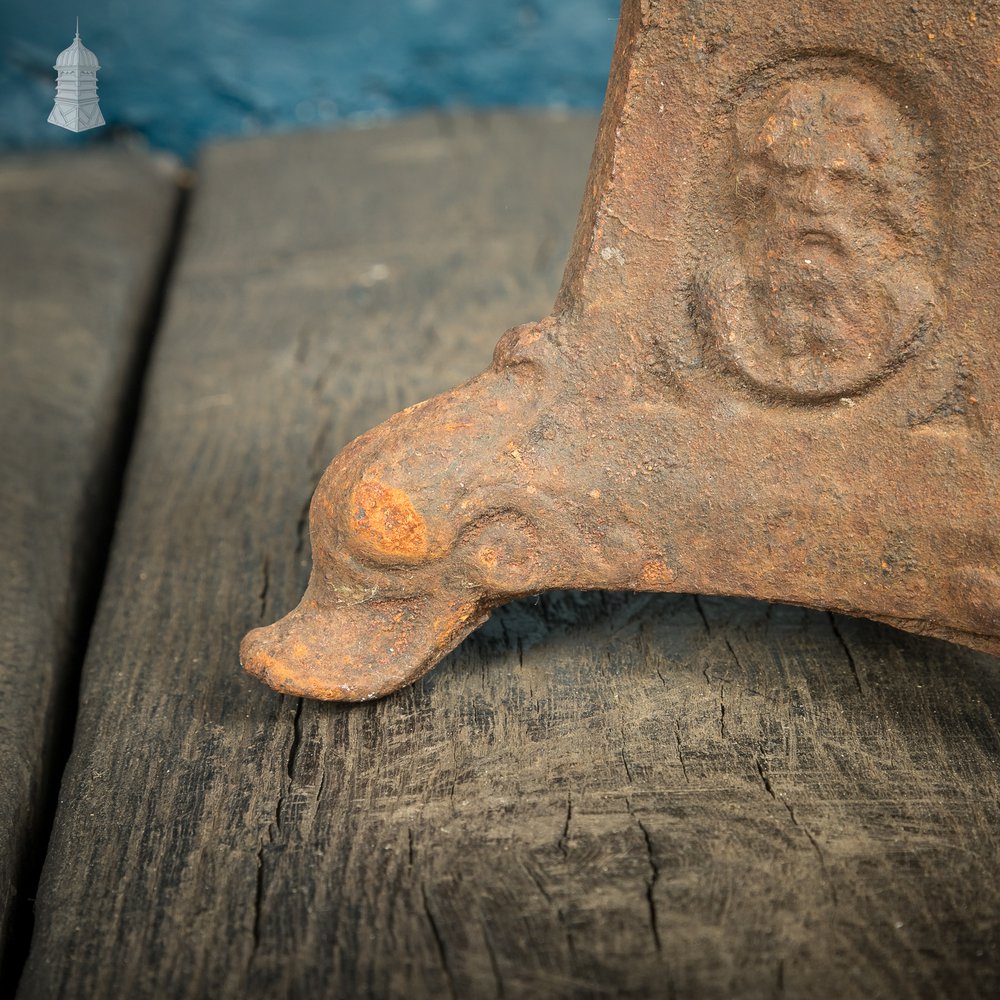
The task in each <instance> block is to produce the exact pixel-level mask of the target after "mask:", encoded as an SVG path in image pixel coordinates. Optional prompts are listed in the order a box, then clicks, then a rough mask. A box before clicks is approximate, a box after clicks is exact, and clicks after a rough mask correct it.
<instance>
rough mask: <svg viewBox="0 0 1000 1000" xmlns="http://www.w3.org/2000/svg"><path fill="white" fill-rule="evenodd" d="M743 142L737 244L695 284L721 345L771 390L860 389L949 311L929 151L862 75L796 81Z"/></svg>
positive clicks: (740, 135) (737, 165)
mask: <svg viewBox="0 0 1000 1000" xmlns="http://www.w3.org/2000/svg"><path fill="white" fill-rule="evenodd" d="M734 133H735V134H734V141H733V151H732V171H731V176H732V184H733V191H732V201H733V204H734V205H735V217H736V223H735V225H734V226H733V232H734V236H735V237H736V242H737V244H738V246H737V247H735V248H734V250H735V252H734V253H732V255H731V256H729V257H727V258H724V259H723V260H722V261H719V262H715V266H712V265H711V264H710V265H709V266H708V268H706V271H707V273H706V274H704V275H703V276H700V277H699V279H698V280H697V281H696V294H697V297H698V299H699V301H698V303H697V305H698V314H699V323H700V325H704V326H705V328H706V331H707V336H708V340H709V346H710V348H714V350H715V351H716V352H717V353H718V354H719V355H720V356H721V358H722V359H723V361H724V363H725V365H726V366H727V367H728V368H729V369H730V370H731V371H734V372H735V373H736V374H738V375H739V376H741V377H742V378H743V379H744V380H745V381H747V382H749V383H750V384H751V385H753V386H754V387H755V388H757V389H759V390H764V391H765V392H767V393H768V394H769V395H774V396H778V397H782V398H785V399H789V400H792V401H799V402H810V401H821V400H824V399H831V398H837V397H844V396H851V395H853V394H856V393H858V392H861V391H862V390H864V389H865V388H867V387H868V386H870V385H871V384H872V383H873V382H875V381H876V380H878V379H879V378H880V377H882V376H883V375H885V374H886V373H887V372H889V371H890V370H892V369H893V368H894V367H895V366H896V365H898V364H899V363H900V362H901V361H903V360H904V359H905V358H906V357H907V356H908V354H909V353H910V352H911V351H912V350H913V349H914V348H915V346H916V342H918V341H919V339H920V337H921V336H922V334H923V333H924V332H925V331H926V329H927V328H928V327H929V326H930V324H931V322H932V318H933V314H934V313H935V311H936V293H935V284H934V281H933V280H932V276H931V270H930V265H929V263H928V245H929V243H930V242H931V241H930V239H929V235H930V229H931V225H932V223H931V220H930V211H929V194H928V185H927V181H926V178H925V177H924V176H923V170H924V167H923V165H922V163H921V160H924V161H926V160H927V155H926V149H925V143H924V142H923V140H922V139H921V138H920V137H918V136H917V135H916V134H915V133H914V130H913V127H912V126H911V125H910V123H909V122H908V121H907V120H906V119H905V117H904V115H903V114H902V112H901V110H900V109H899V108H898V107H897V106H896V104H895V103H894V102H893V101H892V100H891V99H890V98H888V97H887V96H886V95H884V94H882V93H880V92H879V91H877V90H876V89H875V88H873V87H872V86H870V85H868V84H865V83H861V82H859V81H857V80H853V79H850V78H832V79H821V80H810V81H795V82H792V83H788V84H785V85H784V86H783V87H782V88H781V89H780V90H779V91H778V92H777V93H773V94H771V95H768V97H766V98H765V99H764V100H763V101H757V102H755V105H754V113H752V114H750V115H748V116H744V118H743V119H742V120H741V119H737V127H736V128H735V129H734Z"/></svg>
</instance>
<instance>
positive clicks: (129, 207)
mask: <svg viewBox="0 0 1000 1000" xmlns="http://www.w3.org/2000/svg"><path fill="white" fill-rule="evenodd" d="M176 179H177V178H176V168H175V167H174V166H172V165H171V164H170V163H169V162H168V161H155V160H152V159H149V158H147V157H143V156H139V155H137V154H133V153H128V152H125V151H122V150H117V151H91V150H88V151H85V152H76V153H72V154H64V155H51V154H45V155H30V156H17V157H8V158H6V159H4V160H2V161H0V229H2V232H3V240H2V241H0V302H2V310H0V455H2V456H3V475H2V477H0V574H2V578H3V582H4V598H3V601H2V603H0V760H2V761H3V768H2V769H0V951H2V949H3V943H4V942H5V941H6V940H7V936H8V932H9V931H10V924H11V921H12V920H13V918H14V912H15V910H14V905H15V898H16V896H17V893H18V891H19V889H20V891H21V892H24V891H26V890H27V889H30V886H23V885H21V886H19V882H20V881H21V878H22V874H23V873H24V872H25V871H26V870H27V869H28V868H30V867H31V864H32V862H31V854H32V851H33V850H34V848H35V847H36V846H38V845H36V844H35V841H36V840H38V839H40V840H41V845H40V846H44V838H45V835H46V831H45V829H43V828H41V826H44V823H45V819H46V817H45V816H44V811H45V810H44V807H43V799H44V796H45V789H46V784H47V781H48V778H49V769H50V765H51V763H52V756H53V750H54V746H55V745H56V744H57V743H58V742H59V741H60V740H64V739H65V738H66V737H65V734H63V733H59V732H57V731H56V730H57V729H58V728H59V727H60V726H63V725H66V724H67V723H69V724H70V725H71V716H70V717H69V718H67V717H66V716H65V707H64V703H65V701H66V699H67V697H68V696H71V694H72V690H73V688H74V687H75V679H74V677H73V676H72V675H73V674H75V672H76V671H77V670H78V668H79V662H80V659H81V650H80V649H79V648H78V647H79V644H80V643H81V642H82V641H83V639H84V637H85V631H84V630H85V628H86V624H87V623H86V621H85V618H86V616H87V615H88V614H89V613H90V612H92V610H93V601H92V599H91V595H90V593H89V589H90V588H91V587H92V586H96V584H97V582H98V581H96V580H95V579H94V574H95V571H96V570H98V569H99V567H98V566H97V565H96V564H97V563H98V562H99V561H100V560H101V558H102V552H101V546H102V545H104V544H106V535H107V532H108V529H109V528H110V521H109V511H108V510H107V509H106V508H107V505H108V504H109V503H110V502H111V499H112V495H113V493H114V490H115V487H114V483H115V481H116V479H117V477H118V476H119V474H120V473H119V470H118V469H116V468H115V467H114V463H115V462H116V461H117V460H118V458H120V456H118V455H116V447H117V445H116V442H117V441H119V439H120V432H121V428H120V427H119V426H118V421H119V418H120V415H121V407H122V403H123V401H124V399H125V397H126V396H127V394H128V392H129V390H130V384H131V382H132V381H133V379H134V378H135V375H136V372H135V370H134V369H135V361H136V358H137V355H138V354H139V353H141V351H142V343H143V339H144V337H145V332H144V330H143V324H144V323H145V321H146V312H147V310H148V309H149V307H150V298H151V294H152V292H153V290H154V287H155V285H156V282H157V279H158V274H159V268H160V264H161V258H162V255H163V252H164V250H165V248H166V245H167V241H168V236H169V233H170V229H171V225H172V218H173V211H174V206H175V201H176V194H177V184H176ZM68 707H69V708H70V709H71V708H72V706H68ZM37 860H40V858H39V859H37ZM0 988H2V986H0Z"/></svg>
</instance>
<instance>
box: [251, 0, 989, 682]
mask: <svg viewBox="0 0 1000 1000" xmlns="http://www.w3.org/2000/svg"><path fill="white" fill-rule="evenodd" d="M873 6H874V5H871V4H868V3H867V2H865V3H861V2H856V3H848V4H846V5H830V4H822V3H819V2H812V0H806V2H804V3H801V2H792V0H774V2H770V3H768V4H767V5H766V6H765V5H755V4H745V3H743V4H738V3H735V2H732V0H720V2H718V3H716V4H712V5H704V4H694V5H688V4H683V3H680V2H677V3H666V4H660V5H655V4H651V3H646V2H639V0H634V2H633V0H626V2H625V4H624V6H623V11H622V18H621V22H620V26H619V34H618V41H617V45H616V51H615V57H614V62H613V65H612V71H611V79H610V82H609V87H608V95H607V98H606V102H605V109H604V114H603V117H602V124H601V129H600V132H599V135H598V141H597V146H596V149H595V154H594V159H593V162H592V165H591V174H590V179H589V182H588V188H587V193H586V197H585V200H584V205H583V209H582V213H581V218H580V223H579V226H578V229H577V235H576V238H575V242H574V246H573V249H572V251H571V255H570V259H569V263H568V265H567V269H566V274H565V277H564V280H563V287H562V290H561V292H560V296H559V299H558V301H557V303H556V308H555V311H554V314H553V316H551V317H549V318H547V319H544V320H542V321H541V322H539V323H537V324H533V325H528V326H524V327H519V328H517V329H515V330H512V331H509V332H508V333H507V334H505V336H504V337H503V338H502V339H501V341H500V343H499V345H498V346H497V350H496V354H495V357H494V361H493V364H492V366H491V367H490V368H489V369H488V370H487V371H486V372H484V373H483V374H482V375H480V376H478V377H477V378H475V379H473V380H472V381H470V382H468V383H466V384H465V385H463V386H460V387H459V388H457V389H454V390H452V391H451V392H448V393H445V394H444V395H442V396H438V397H436V398H435V399H432V400H429V401H428V402H425V403H421V404H419V405H417V406H414V407H411V408H410V409H409V410H406V411H404V412H403V413H400V414H397V415H396V416H395V417H393V418H391V419H390V420H388V421H387V422H386V423H384V424H382V425H381V426H380V427H377V428H375V429H374V430H372V431H369V432H368V433H367V434H365V435H363V436H362V437H360V438H358V439H357V440H356V441H354V442H353V443H352V444H350V445H349V446H348V447H347V448H345V449H344V451H343V452H341V454H340V455H338V456H337V457H336V458H335V459H334V461H333V463H332V464H331V465H330V467H329V469H328V470H327V472H326V474H325V475H324V477H323V479H322V481H321V483H320V485H319V487H318V489H317V490H316V494H315V496H314V498H313V501H312V507H311V510H310V532H311V539H312V550H313V570H312V576H311V578H310V582H309V587H308V589H307V591H306V594H305V596H304V597H303V598H302V601H301V603H300V604H299V606H298V608H296V609H295V610H294V611H293V612H291V613H290V614H289V615H287V616H286V617H285V618H283V619H282V620H281V621H279V622H277V623H276V624H274V625H271V626H269V627H267V628H260V629H255V630H254V631H252V632H250V633H249V635H247V636H246V638H245V639H244V641H243V645H242V649H241V659H242V661H243V664H244V666H245V667H246V669H247V670H249V671H250V672H251V673H253V674H255V675H256V676H258V677H260V678H261V679H263V680H265V681H266V682H267V683H269V684H270V685H272V686H273V687H274V688H276V689H277V690H279V691H283V692H287V693H291V694H297V695H305V696H308V697H315V698H325V699H339V700H351V701H357V700H365V699H369V698H375V697H379V696H381V695H384V694H386V693H388V692H390V691H393V690H395V689H397V688H399V687H400V686H402V685H404V684H407V683H409V682H411V681H413V680H415V679H416V678H417V677H419V676H421V675H422V674H423V673H424V672H426V671H427V670H428V669H430V668H431V667H432V666H433V665H434V664H435V663H436V662H437V661H438V660H439V659H440V658H441V657H442V656H444V655H445V653H447V652H448V651H449V650H450V649H452V648H454V646H456V645H457V644H458V643H459V642H460V641H461V640H462V639H463V638H464V637H465V636H466V635H468V634H469V633H470V632H471V631H472V630H473V629H474V628H476V627H477V626H478V625H479V624H480V623H481V622H483V621H484V620H485V619H486V617H487V616H488V615H489V613H490V610H491V609H492V608H494V607H496V606H498V605H499V604H502V603H504V602H506V601H508V600H510V599H512V598H515V597H518V596H523V595H527V594H532V593H537V592H539V591H542V590H546V589H550V588H561V587H572V588H581V589H587V588H609V589H634V590H658V591H685V592H694V593H708V594H732V595H743V596H751V597H758V598H763V599H766V600H776V601H784V602H790V603H796V604H801V605H806V606H810V607H816V608H826V609H832V610H836V611H842V612H845V613H848V614H852V615H859V616H864V617H869V618H874V619H878V620H881V621H885V622H889V623H891V624H893V625H896V626H899V627H901V628H904V629H907V630H910V631H913V632H917V633H922V634H928V635H934V636H938V637H942V638H946V639H950V640H952V641H956V642H960V643H964V644H966V645H969V646H972V647H975V648H978V649H982V650H986V651H988V652H993V653H998V652H1000V511H998V506H997V496H998V491H1000V392H998V390H1000V378H998V374H1000V361H998V357H1000V351H998V342H997V335H996V334H995V332H994V330H995V323H994V318H995V316H996V315H998V314H1000V281H998V277H1000V275H998V270H1000V268H998V263H1000V247H998V233H1000V219H998V214H1000V213H998V210H997V209H998V204H997V195H996V191H997V184H998V178H997V171H998V169H1000V139H998V133H997V129H996V123H995V107H996V106H997V97H998V94H997V91H998V89H1000V88H998V85H997V82H996V80H997V76H996V73H995V72H992V75H991V69H990V68H991V67H993V65H994V60H995V56H994V52H995V46H996V43H997V40H998V37H1000V33H998V30H997V28H996V26H994V25H980V24H977V23H974V22H970V21H969V20H968V18H967V17H966V13H964V12H962V11H958V10H957V8H955V6H954V5H953V4H950V3H948V2H946V0H936V2H929V3H926V4H924V5H922V6H921V7H920V9H919V12H918V11H917V8H915V7H913V6H911V5H910V4H904V3H897V2H895V0H887V2H885V3H881V4H879V5H878V10H877V11H875V10H874V9H872V8H873ZM834 8H836V9H834ZM928 24H931V28H929V27H928ZM932 29H933V30H932ZM939 34H940V37H941V38H942V39H943V40H942V41H941V42H936V40H937V38H938V37H939ZM935 43H936V44H935ZM971 81H976V83H975V85H973V83H972V82H971Z"/></svg>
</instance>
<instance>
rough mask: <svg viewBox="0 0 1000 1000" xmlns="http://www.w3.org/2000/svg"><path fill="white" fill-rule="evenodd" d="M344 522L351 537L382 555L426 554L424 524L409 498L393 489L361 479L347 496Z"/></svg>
mask: <svg viewBox="0 0 1000 1000" xmlns="http://www.w3.org/2000/svg"><path fill="white" fill-rule="evenodd" d="M348 520H349V522H350V525H351V528H352V529H353V531H354V532H355V534H356V535H357V536H358V537H359V538H360V539H361V540H362V541H364V542H366V543H367V544H368V545H370V546H371V547H372V548H374V549H376V550H377V551H378V552H381V553H382V554H383V555H387V556H392V557H394V558H402V559H416V558H420V557H421V556H425V555H427V550H428V541H427V523H426V522H425V521H424V519H423V517H421V515H420V514H419V513H418V511H417V509H416V508H415V507H414V506H413V501H412V500H411V499H410V498H409V496H408V495H407V494H406V493H405V492H404V491H403V490H400V489H397V488H396V487H394V486H386V484H385V483H380V482H378V481H377V480H370V479H364V480H362V481H361V482H360V483H358V485H357V486H355V487H354V491H353V492H352V493H351V506H350V511H349V515H348Z"/></svg>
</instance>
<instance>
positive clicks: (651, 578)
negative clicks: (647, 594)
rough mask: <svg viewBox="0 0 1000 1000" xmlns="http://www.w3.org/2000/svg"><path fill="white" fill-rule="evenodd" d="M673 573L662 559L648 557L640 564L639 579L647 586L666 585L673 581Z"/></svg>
mask: <svg viewBox="0 0 1000 1000" xmlns="http://www.w3.org/2000/svg"><path fill="white" fill-rule="evenodd" d="M674 575H675V574H674V571H673V570H672V569H671V568H670V567H669V566H668V565H667V564H666V563H665V562H664V561H663V560H662V559H650V560H648V561H647V562H644V563H643V564H642V569H641V570H640V572H639V580H640V582H641V583H642V584H644V585H645V586H647V587H666V586H669V585H670V584H671V583H673V582H674Z"/></svg>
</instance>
